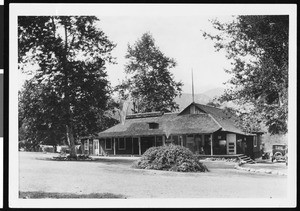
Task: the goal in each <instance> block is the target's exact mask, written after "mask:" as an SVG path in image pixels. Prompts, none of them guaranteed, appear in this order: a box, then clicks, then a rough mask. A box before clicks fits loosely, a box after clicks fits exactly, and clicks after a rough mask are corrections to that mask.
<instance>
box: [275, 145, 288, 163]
mask: <svg viewBox="0 0 300 211" xmlns="http://www.w3.org/2000/svg"><path fill="white" fill-rule="evenodd" d="M272 154H273V155H272V162H274V161H275V160H276V161H277V162H286V160H287V159H286V158H287V156H286V154H287V145H284V144H276V145H273V146H272Z"/></svg>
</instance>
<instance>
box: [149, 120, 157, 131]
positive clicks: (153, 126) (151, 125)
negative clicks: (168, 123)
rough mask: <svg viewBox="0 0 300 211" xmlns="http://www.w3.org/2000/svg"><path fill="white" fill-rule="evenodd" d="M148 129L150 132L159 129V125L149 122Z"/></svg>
mask: <svg viewBox="0 0 300 211" xmlns="http://www.w3.org/2000/svg"><path fill="white" fill-rule="evenodd" d="M148 124H149V129H150V130H156V129H159V124H158V123H157V122H149V123H148Z"/></svg>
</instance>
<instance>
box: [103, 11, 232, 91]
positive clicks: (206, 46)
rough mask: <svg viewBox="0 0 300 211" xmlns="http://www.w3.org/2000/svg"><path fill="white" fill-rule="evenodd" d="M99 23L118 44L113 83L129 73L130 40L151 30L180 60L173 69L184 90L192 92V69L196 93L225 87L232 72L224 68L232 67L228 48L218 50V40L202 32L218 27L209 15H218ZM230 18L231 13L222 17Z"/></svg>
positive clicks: (125, 18) (110, 71) (112, 67)
mask: <svg viewBox="0 0 300 211" xmlns="http://www.w3.org/2000/svg"><path fill="white" fill-rule="evenodd" d="M99 18H100V23H99V24H98V25H99V27H100V28H101V29H102V30H103V31H104V32H105V33H106V35H107V36H108V37H109V39H110V40H111V41H113V42H115V43H116V44H117V46H116V48H115V49H114V50H113V52H112V55H113V56H115V57H116V58H117V62H118V64H117V65H109V66H108V67H107V72H108V75H109V80H110V81H111V84H112V85H117V84H118V83H119V81H121V80H122V79H123V78H124V77H125V73H124V66H125V64H126V59H125V55H126V52H127V48H128V47H127V46H128V44H130V45H134V43H135V42H136V41H137V40H138V39H140V38H141V36H142V35H143V33H146V32H150V33H151V34H152V36H153V38H154V39H155V42H156V45H157V46H158V47H159V48H160V50H161V51H162V52H163V53H164V54H165V55H166V56H168V57H171V58H174V59H175V60H176V62H177V66H176V67H175V68H172V69H170V71H171V72H172V73H173V75H174V79H175V80H176V81H182V82H183V84H184V86H183V92H184V93H191V90H192V87H191V83H192V82H191V81H192V76H191V72H192V70H193V75H194V87H195V93H201V92H204V91H207V90H209V89H211V88H218V87H224V84H223V83H224V82H226V81H227V80H228V79H229V77H230V75H229V74H227V73H225V71H224V68H229V67H230V62H229V61H228V59H226V57H225V52H223V51H220V52H216V51H215V48H214V43H213V42H212V41H211V40H209V39H205V38H204V37H203V36H202V32H201V30H203V31H206V32H212V31H215V30H214V29H213V27H212V24H211V23H210V22H209V19H212V18H216V16H211V17H209V16H199V17H197V16H196V17H195V16H194V17H189V16H175V17H140V18H136V17H130V16H123V17H101V16H99ZM219 19H220V20H224V21H228V20H230V19H231V16H224V17H219Z"/></svg>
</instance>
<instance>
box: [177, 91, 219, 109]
mask: <svg viewBox="0 0 300 211" xmlns="http://www.w3.org/2000/svg"><path fill="white" fill-rule="evenodd" d="M223 92H224V89H223V88H215V89H210V90H208V91H206V92H203V93H201V94H195V95H194V99H195V103H201V104H207V103H208V102H209V101H211V100H212V99H213V98H215V97H219V96H221V95H222V94H223ZM192 101H193V98H192V94H189V93H182V95H181V97H176V98H175V102H176V103H178V104H179V110H182V109H184V108H185V107H186V106H188V105H189V104H190V103H192Z"/></svg>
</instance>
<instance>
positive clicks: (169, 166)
mask: <svg viewBox="0 0 300 211" xmlns="http://www.w3.org/2000/svg"><path fill="white" fill-rule="evenodd" d="M133 167H135V168H140V169H155V170H165V171H178V172H205V171H208V169H207V167H206V166H205V165H204V164H203V163H201V162H200V161H199V159H198V158H197V157H196V156H195V155H194V154H193V153H192V152H191V151H190V150H189V149H188V148H186V147H182V146H178V145H172V144H171V145H168V146H159V147H151V148H149V149H148V150H147V151H146V152H145V153H144V154H143V155H142V157H141V158H140V159H139V160H138V161H136V162H135V163H134V164H133Z"/></svg>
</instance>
